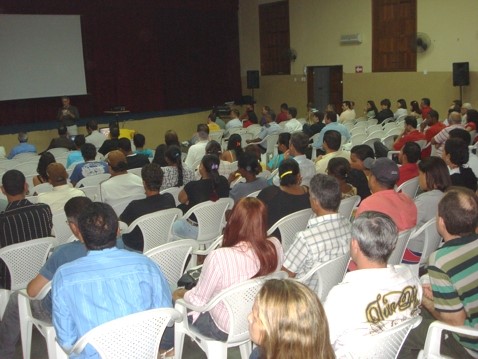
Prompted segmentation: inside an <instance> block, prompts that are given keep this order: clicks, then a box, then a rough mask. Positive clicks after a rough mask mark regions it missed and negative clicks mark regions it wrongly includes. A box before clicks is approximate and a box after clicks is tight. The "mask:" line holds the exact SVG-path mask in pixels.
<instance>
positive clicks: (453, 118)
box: [448, 111, 461, 125]
mask: <svg viewBox="0 0 478 359" xmlns="http://www.w3.org/2000/svg"><path fill="white" fill-rule="evenodd" d="M448 121H449V122H450V124H451V125H459V124H461V114H460V113H459V112H456V111H453V112H452V113H450V116H449V118H448Z"/></svg>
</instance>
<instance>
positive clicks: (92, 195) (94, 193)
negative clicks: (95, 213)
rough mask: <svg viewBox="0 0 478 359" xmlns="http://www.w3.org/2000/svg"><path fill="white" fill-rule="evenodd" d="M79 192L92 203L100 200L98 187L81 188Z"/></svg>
mask: <svg viewBox="0 0 478 359" xmlns="http://www.w3.org/2000/svg"><path fill="white" fill-rule="evenodd" d="M80 190H82V191H83V193H84V194H85V195H86V197H88V198H89V199H91V200H92V201H93V202H97V201H99V200H100V199H101V192H100V185H95V186H85V187H81V188H80Z"/></svg>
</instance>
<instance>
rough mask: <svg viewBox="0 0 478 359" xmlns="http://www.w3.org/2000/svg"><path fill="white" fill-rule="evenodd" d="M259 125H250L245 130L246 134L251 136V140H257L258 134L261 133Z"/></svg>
mask: <svg viewBox="0 0 478 359" xmlns="http://www.w3.org/2000/svg"><path fill="white" fill-rule="evenodd" d="M261 129H262V127H261V125H257V124H253V125H250V126H249V127H247V128H246V131H247V133H250V134H251V135H252V138H253V139H254V138H257V136H258V135H259V132H261Z"/></svg>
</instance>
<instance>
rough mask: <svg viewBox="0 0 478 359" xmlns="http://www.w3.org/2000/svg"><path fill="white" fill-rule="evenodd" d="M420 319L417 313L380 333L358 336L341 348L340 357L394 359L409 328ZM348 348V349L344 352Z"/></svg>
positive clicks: (416, 324) (418, 322) (414, 325)
mask: <svg viewBox="0 0 478 359" xmlns="http://www.w3.org/2000/svg"><path fill="white" fill-rule="evenodd" d="M421 321H422V317H421V316H419V315H418V316H416V317H414V318H411V319H408V320H405V321H403V322H402V323H400V324H398V325H395V326H394V327H392V328H389V329H386V330H384V331H382V332H381V333H378V334H375V335H364V336H360V337H359V338H357V339H356V341H354V344H351V345H350V346H347V347H346V348H344V350H341V352H340V354H341V356H340V357H346V358H380V359H395V358H397V356H398V353H399V352H400V349H401V348H402V345H403V343H404V342H405V339H406V338H407V336H408V333H409V332H410V330H412V329H413V328H415V327H416V326H418V325H419V324H420V322H421ZM348 349H349V350H350V351H349V352H348V353H345V352H346V351H347V350H348Z"/></svg>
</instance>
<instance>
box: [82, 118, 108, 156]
mask: <svg viewBox="0 0 478 359" xmlns="http://www.w3.org/2000/svg"><path fill="white" fill-rule="evenodd" d="M86 131H87V132H88V136H86V138H85V141H86V143H92V144H93V145H95V147H96V149H97V150H98V149H99V148H100V147H101V145H102V144H103V142H105V140H106V137H105V136H104V135H103V134H102V133H101V132H99V131H98V124H97V123H96V121H95V120H89V121H88V122H87V123H86Z"/></svg>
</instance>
